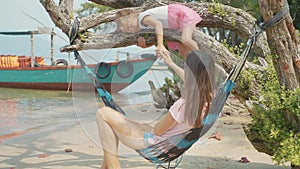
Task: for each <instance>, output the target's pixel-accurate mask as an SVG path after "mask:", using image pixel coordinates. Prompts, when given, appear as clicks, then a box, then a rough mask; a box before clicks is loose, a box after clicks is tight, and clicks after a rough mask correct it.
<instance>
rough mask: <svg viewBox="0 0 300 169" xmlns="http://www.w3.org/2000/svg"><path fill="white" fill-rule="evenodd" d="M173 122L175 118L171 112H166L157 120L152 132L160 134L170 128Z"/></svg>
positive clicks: (174, 122)
mask: <svg viewBox="0 0 300 169" xmlns="http://www.w3.org/2000/svg"><path fill="white" fill-rule="evenodd" d="M175 124H176V121H175V119H174V118H173V117H172V115H171V113H170V112H168V113H167V114H166V115H165V116H164V117H163V118H162V119H161V120H160V121H159V122H157V123H156V125H155V126H154V130H153V133H154V134H155V135H162V134H163V133H165V132H166V131H167V130H169V129H170V128H172V127H173V126H174V125H175Z"/></svg>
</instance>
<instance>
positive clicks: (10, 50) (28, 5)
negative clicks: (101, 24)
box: [0, 0, 87, 57]
mask: <svg viewBox="0 0 300 169" xmlns="http://www.w3.org/2000/svg"><path fill="white" fill-rule="evenodd" d="M86 1H87V0H75V1H74V8H78V7H79V6H80V4H81V3H83V2H86ZM55 2H56V3H57V2H58V0H55ZM22 11H23V12H25V13H26V14H27V15H29V16H31V17H34V18H36V19H37V20H38V21H39V22H41V23H42V24H43V25H45V26H47V27H50V28H54V31H55V33H57V34H59V35H60V36H63V37H64V38H65V39H66V40H67V39H68V38H67V36H66V35H65V34H63V33H62V32H61V30H60V29H58V28H56V27H55V25H54V23H53V22H52V20H51V19H50V17H49V15H48V13H47V12H46V10H45V9H44V7H43V6H42V5H41V4H40V2H39V0H8V1H4V0H1V1H0V21H1V24H0V31H31V30H37V29H38V27H43V25H42V24H40V23H38V22H37V21H35V20H34V19H31V18H30V17H28V16H26V14H24V13H23V12H22ZM66 44H67V42H66V41H64V40H62V39H61V38H58V37H57V36H55V37H54V46H55V49H54V54H55V56H56V57H64V56H65V55H66V53H61V52H59V48H60V47H61V46H64V45H66ZM1 54H2V55H6V54H12V55H27V56H30V55H31V49H30V36H28V35H27V36H26V35H23V36H5V35H0V55H1ZM34 54H35V55H36V56H50V36H49V35H36V36H34Z"/></svg>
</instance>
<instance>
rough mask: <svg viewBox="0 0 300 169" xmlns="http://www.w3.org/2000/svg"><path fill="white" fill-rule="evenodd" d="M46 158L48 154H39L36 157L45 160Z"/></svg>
mask: <svg viewBox="0 0 300 169" xmlns="http://www.w3.org/2000/svg"><path fill="white" fill-rule="evenodd" d="M47 157H49V155H48V154H39V155H38V158H47Z"/></svg>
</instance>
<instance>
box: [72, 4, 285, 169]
mask: <svg viewBox="0 0 300 169" xmlns="http://www.w3.org/2000/svg"><path fill="white" fill-rule="evenodd" d="M287 13H288V5H287V4H285V6H284V7H283V9H282V10H281V11H280V12H278V13H277V14H276V15H274V16H273V18H271V19H270V20H269V21H267V22H264V23H261V24H259V27H258V28H257V29H256V30H255V32H254V33H253V34H252V35H251V36H250V38H249V39H248V41H247V43H246V46H245V48H244V50H243V53H242V54H241V57H240V59H239V60H238V62H237V64H236V65H235V66H234V67H233V69H232V70H231V71H230V73H229V75H228V77H227V78H226V79H225V81H224V82H223V83H222V85H221V86H220V87H219V89H218V90H217V93H216V96H215V97H214V99H213V101H212V105H211V106H210V110H209V114H208V115H207V116H206V117H205V118H204V119H203V125H202V126H201V127H199V128H193V129H190V130H189V131H187V132H184V133H181V134H178V135H175V136H172V137H171V138H168V139H166V140H163V141H161V142H159V143H157V144H155V145H150V146H147V147H145V148H143V149H140V150H136V151H137V152H138V153H139V154H140V155H141V156H142V157H144V158H145V159H147V160H148V161H150V162H152V163H157V164H158V166H157V168H158V167H163V168H176V167H177V165H178V164H179V163H178V162H176V164H175V166H174V167H170V162H171V161H173V160H175V159H180V160H181V158H179V157H180V156H181V155H182V154H183V153H184V152H185V151H187V150H188V149H189V148H190V147H191V146H192V145H193V144H194V143H196V142H197V141H198V140H199V139H200V138H201V137H203V136H204V135H205V134H207V133H208V131H209V130H210V129H211V128H212V126H213V125H214V124H215V122H216V120H217V118H218V116H219V115H220V113H221V111H222V109H223V107H224V104H225V102H226V100H227V98H228V96H229V94H230V92H231V91H232V89H233V88H234V86H235V82H236V79H237V77H238V76H239V74H240V72H241V70H242V68H243V67H244V65H245V63H246V60H247V57H248V54H249V52H250V50H251V48H252V46H253V44H254V42H255V39H256V37H257V36H258V35H259V34H260V33H261V32H262V30H265V29H266V28H267V27H271V26H273V25H275V24H276V23H278V22H280V21H281V20H282V19H283V18H284V16H285V15H286V14H287ZM79 24H80V22H79V19H78V18H75V20H74V22H73V24H72V28H71V30H70V34H69V38H70V44H72V42H73V41H74V40H75V38H76V36H77V31H78V28H79ZM74 55H75V58H76V59H78V61H79V62H80V63H81V65H82V66H83V68H84V69H85V70H86V71H87V73H88V74H89V76H90V78H91V79H92V81H93V82H94V85H95V87H96V89H97V92H98V95H99V98H101V99H102V100H103V102H104V103H105V105H106V106H109V107H111V108H113V109H115V110H117V111H119V112H120V113H122V114H124V115H125V112H124V111H123V110H122V109H121V108H120V107H119V106H118V105H117V104H116V103H115V102H114V101H113V99H112V96H111V95H110V93H109V92H107V90H106V89H105V88H104V87H103V85H102V84H101V82H99V80H98V79H97V78H96V75H95V74H94V73H93V72H92V71H91V70H90V69H89V68H88V67H87V65H86V63H85V62H84V60H83V59H82V58H81V56H80V54H79V53H78V52H77V51H75V52H74ZM180 160H179V162H180ZM163 163H168V166H167V167H165V166H163V165H162V164H163Z"/></svg>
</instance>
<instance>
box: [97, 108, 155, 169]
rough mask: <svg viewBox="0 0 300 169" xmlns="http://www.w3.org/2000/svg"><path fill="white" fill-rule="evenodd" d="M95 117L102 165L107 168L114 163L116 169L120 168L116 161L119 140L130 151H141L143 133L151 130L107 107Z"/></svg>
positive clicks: (145, 125) (149, 127)
mask: <svg viewBox="0 0 300 169" xmlns="http://www.w3.org/2000/svg"><path fill="white" fill-rule="evenodd" d="M96 117H97V124H98V130H99V135H100V139H101V143H102V146H103V149H104V163H103V165H106V166H107V167H108V168H110V166H112V165H113V164H115V163H117V164H118V167H119V166H120V165H119V159H118V141H119V140H120V141H121V142H122V143H123V144H125V145H126V146H128V147H130V148H132V149H141V148H143V147H144V146H145V145H144V144H145V143H144V138H143V137H144V132H146V131H147V132H149V131H151V130H152V127H151V126H149V125H147V124H141V123H137V122H134V121H131V120H129V119H127V118H126V117H125V116H124V115H122V114H120V113H119V112H117V111H115V110H113V109H111V108H108V107H103V108H101V109H99V111H98V112H97V116H96ZM104 167H105V166H104Z"/></svg>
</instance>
